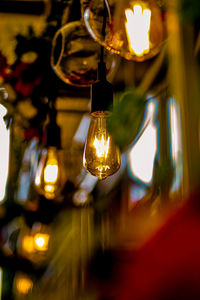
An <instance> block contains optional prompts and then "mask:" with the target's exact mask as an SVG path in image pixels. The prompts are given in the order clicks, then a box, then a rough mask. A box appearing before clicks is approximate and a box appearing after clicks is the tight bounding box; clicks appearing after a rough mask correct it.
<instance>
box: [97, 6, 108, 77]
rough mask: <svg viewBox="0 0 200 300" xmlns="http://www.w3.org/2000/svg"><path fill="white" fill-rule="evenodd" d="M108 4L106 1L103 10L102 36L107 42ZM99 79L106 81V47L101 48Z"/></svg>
mask: <svg viewBox="0 0 200 300" xmlns="http://www.w3.org/2000/svg"><path fill="white" fill-rule="evenodd" d="M106 7H107V6H106V3H105V1H104V10H103V25H102V30H101V33H102V36H103V39H104V40H105V36H106V19H107V9H106ZM98 79H99V80H106V64H105V62H104V47H103V46H102V45H101V46H100V61H99V63H98Z"/></svg>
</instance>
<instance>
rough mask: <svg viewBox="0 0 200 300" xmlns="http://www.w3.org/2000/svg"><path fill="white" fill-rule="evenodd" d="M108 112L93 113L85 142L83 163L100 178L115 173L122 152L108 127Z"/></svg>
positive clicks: (91, 172)
mask: <svg viewBox="0 0 200 300" xmlns="http://www.w3.org/2000/svg"><path fill="white" fill-rule="evenodd" d="M108 116H109V113H108V112H104V111H98V112H93V113H92V118H91V123H90V127H89V130H88V136H87V141H86V144H85V149H84V155H83V165H84V167H85V169H86V170H87V171H88V172H89V173H90V174H92V175H94V176H96V177H98V178H99V179H105V178H106V177H108V176H110V175H112V174H114V173H115V172H116V171H117V170H118V169H119V167H120V153H119V149H118V147H117V146H116V145H115V144H114V142H113V140H112V137H111V136H110V134H109V132H108V131H107V128H106V122H107V118H108Z"/></svg>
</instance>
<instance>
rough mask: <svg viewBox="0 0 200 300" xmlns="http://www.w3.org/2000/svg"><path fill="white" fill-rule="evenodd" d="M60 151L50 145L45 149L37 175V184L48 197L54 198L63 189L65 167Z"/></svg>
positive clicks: (39, 189)
mask: <svg viewBox="0 0 200 300" xmlns="http://www.w3.org/2000/svg"><path fill="white" fill-rule="evenodd" d="M60 155H61V153H60V151H59V150H58V149H57V148H56V147H49V148H48V149H47V150H44V151H43V155H42V157H41V160H40V162H39V166H38V169H37V172H36V177H35V186H36V188H37V190H38V192H39V193H41V194H43V195H44V196H45V197H46V198H47V199H54V198H55V197H56V196H58V195H59V193H60V192H61V191H62V188H63V184H64V169H63V166H62V159H61V158H60Z"/></svg>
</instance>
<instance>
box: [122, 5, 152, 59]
mask: <svg viewBox="0 0 200 300" xmlns="http://www.w3.org/2000/svg"><path fill="white" fill-rule="evenodd" d="M125 15H126V22H125V28H126V34H127V39H128V47H129V50H130V52H132V53H134V54H135V55H137V56H142V55H144V54H147V53H148V52H149V51H150V38H149V32H150V26H151V10H150V9H147V8H146V9H142V6H141V5H139V4H137V5H134V6H133V10H132V9H126V10H125Z"/></svg>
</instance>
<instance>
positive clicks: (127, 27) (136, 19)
mask: <svg viewBox="0 0 200 300" xmlns="http://www.w3.org/2000/svg"><path fill="white" fill-rule="evenodd" d="M105 6H106V16H107V19H106V28H105V35H103V34H102V24H103V18H104V14H105V9H104V7H105ZM84 20H85V24H86V27H87V29H88V31H89V32H90V34H91V36H92V37H93V38H94V39H95V40H96V41H98V42H99V43H100V44H101V45H103V46H104V47H105V48H106V49H108V50H110V51H112V52H114V53H117V54H119V55H121V56H122V57H124V58H126V59H128V60H135V61H144V60H147V59H149V58H152V57H153V56H155V55H157V54H158V53H159V52H160V50H161V47H162V44H163V40H164V24H163V19H162V14H161V9H160V8H159V6H158V5H157V4H156V1H154V0H124V1H122V0H110V1H108V0H105V1H104V0H91V1H90V5H89V7H87V8H86V10H85V13H84Z"/></svg>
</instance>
